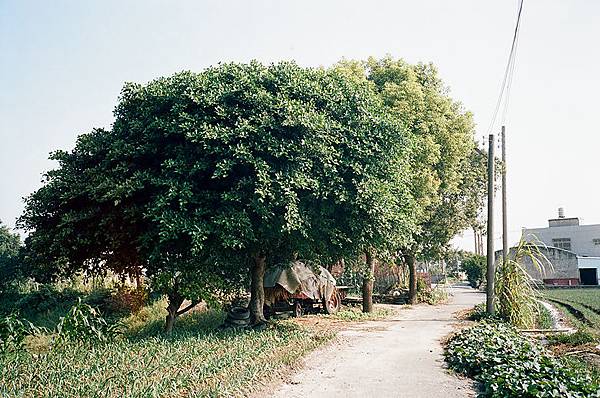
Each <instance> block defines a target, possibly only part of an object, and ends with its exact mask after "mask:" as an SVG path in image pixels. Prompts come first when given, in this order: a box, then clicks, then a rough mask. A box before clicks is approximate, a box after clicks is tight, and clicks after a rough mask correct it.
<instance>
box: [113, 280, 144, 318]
mask: <svg viewBox="0 0 600 398" xmlns="http://www.w3.org/2000/svg"><path fill="white" fill-rule="evenodd" d="M147 302H148V292H147V291H146V289H144V288H142V287H136V288H132V287H128V286H121V287H119V289H118V290H117V291H116V292H115V293H113V294H112V295H111V296H110V297H109V298H108V300H107V310H109V311H111V312H116V313H124V312H126V313H136V312H138V311H139V310H141V309H142V308H143V307H144V306H145V305H146V303H147Z"/></svg>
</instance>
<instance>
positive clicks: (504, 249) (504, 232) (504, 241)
mask: <svg viewBox="0 0 600 398" xmlns="http://www.w3.org/2000/svg"><path fill="white" fill-rule="evenodd" d="M507 224H508V222H507V217H506V129H505V127H504V126H502V266H504V264H506V261H507V260H508V250H509V249H508V225H507Z"/></svg>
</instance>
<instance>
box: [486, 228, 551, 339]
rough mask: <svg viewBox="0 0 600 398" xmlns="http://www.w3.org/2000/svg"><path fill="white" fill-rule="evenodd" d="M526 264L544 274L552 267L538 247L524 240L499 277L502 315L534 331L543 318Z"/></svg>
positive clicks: (502, 268)
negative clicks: (527, 262) (539, 320)
mask: <svg viewBox="0 0 600 398" xmlns="http://www.w3.org/2000/svg"><path fill="white" fill-rule="evenodd" d="M526 260H529V261H531V263H532V264H533V268H535V269H537V270H538V271H539V272H540V274H544V272H545V269H546V268H547V267H551V266H552V265H551V264H550V262H549V261H548V259H547V258H546V256H544V254H543V253H542V252H541V251H540V249H539V247H538V246H537V245H534V244H531V243H529V242H526V241H524V240H521V241H520V242H519V244H518V245H517V247H516V248H515V249H514V250H512V251H511V253H510V255H509V256H508V259H507V261H506V263H501V264H500V266H499V267H498V270H497V273H496V289H495V290H496V297H497V302H496V305H497V312H498V315H500V316H501V317H502V318H503V319H506V320H507V321H508V322H509V323H511V324H512V325H514V326H516V327H518V328H531V327H534V326H535V325H536V323H537V320H538V318H539V315H540V314H539V311H540V309H539V305H538V302H537V300H536V297H537V287H536V283H535V281H534V279H533V278H532V277H531V276H530V275H529V273H528V272H527V270H526V268H525V267H524V266H523V264H524V261H526Z"/></svg>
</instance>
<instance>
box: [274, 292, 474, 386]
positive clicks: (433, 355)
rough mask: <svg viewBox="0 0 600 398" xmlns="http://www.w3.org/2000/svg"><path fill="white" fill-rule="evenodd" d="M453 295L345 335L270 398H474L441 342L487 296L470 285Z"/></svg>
mask: <svg viewBox="0 0 600 398" xmlns="http://www.w3.org/2000/svg"><path fill="white" fill-rule="evenodd" d="M450 293H451V298H450V300H449V303H448V304H445V305H439V306H429V305H418V306H414V307H412V308H410V309H406V310H403V311H400V312H398V314H397V315H394V316H393V317H391V318H389V319H386V320H382V321H370V322H365V323H360V324H354V325H352V326H350V327H349V328H347V329H344V330H342V331H341V332H340V336H341V338H342V339H341V341H340V342H339V343H338V344H334V345H332V346H329V347H328V348H325V349H322V350H318V351H315V352H313V353H312V354H310V355H309V356H307V357H306V359H305V366H304V368H303V369H302V370H300V371H299V372H297V373H296V374H294V375H292V376H291V378H290V380H288V381H287V382H286V383H285V384H283V385H281V386H280V387H279V388H278V389H276V391H275V392H274V393H271V392H270V393H269V394H268V396H275V397H281V398H284V397H285V398H293V397H303V398H304V397H365V396H376V397H427V398H435V397H440V398H451V397H470V396H475V393H474V391H473V388H472V382H471V381H470V380H467V379H462V378H458V377H456V376H453V375H451V374H449V373H448V372H447V371H446V369H445V367H444V361H443V357H442V353H443V350H442V346H441V339H442V338H443V337H444V336H446V335H447V334H448V333H450V332H451V331H452V328H453V324H454V323H456V322H457V321H456V318H455V317H454V316H453V314H454V313H455V312H457V311H461V310H464V309H466V308H469V307H472V306H473V305H475V304H477V303H479V302H482V301H483V300H484V295H483V294H482V293H479V292H477V291H475V290H473V289H471V288H469V287H467V286H457V287H454V288H452V289H451V290H450Z"/></svg>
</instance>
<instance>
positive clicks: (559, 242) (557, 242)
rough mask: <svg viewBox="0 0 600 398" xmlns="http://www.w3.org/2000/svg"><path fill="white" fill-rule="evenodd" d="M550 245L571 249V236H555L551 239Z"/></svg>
mask: <svg viewBox="0 0 600 398" xmlns="http://www.w3.org/2000/svg"><path fill="white" fill-rule="evenodd" d="M552 246H554V247H558V248H559V249H564V250H569V251H570V250H571V238H556V239H552Z"/></svg>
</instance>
